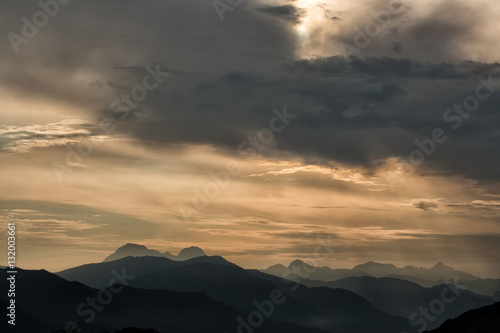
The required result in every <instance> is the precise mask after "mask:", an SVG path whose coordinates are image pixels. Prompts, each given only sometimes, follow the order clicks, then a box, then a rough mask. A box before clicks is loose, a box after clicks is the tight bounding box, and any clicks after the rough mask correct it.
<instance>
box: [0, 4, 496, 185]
mask: <svg viewBox="0 0 500 333" xmlns="http://www.w3.org/2000/svg"><path fill="white" fill-rule="evenodd" d="M378 4H380V2H378ZM1 6H3V8H2V11H1V13H2V14H0V17H1V19H2V31H3V32H4V33H7V32H9V31H14V32H16V33H20V29H21V26H22V22H21V20H20V18H21V17H22V16H27V17H30V15H32V13H33V12H34V11H36V10H39V8H38V6H37V4H36V3H35V2H33V3H30V4H29V5H27V4H18V3H17V2H7V1H4V2H3V3H2V5H1ZM467 8H468V7H467V6H465V7H464V5H460V6H448V7H446V6H445V5H442V6H441V5H440V6H438V7H436V8H435V10H434V11H432V13H433V14H432V15H433V16H431V17H429V18H428V19H426V20H423V21H422V20H420V21H411V23H408V25H406V26H403V27H402V28H405V29H399V30H397V31H393V30H388V32H391V33H393V34H397V35H398V38H399V37H404V38H403V39H404V40H405V41H406V40H411V41H415V42H417V43H421V45H423V47H422V49H421V50H422V51H425V52H431V51H432V52H434V53H433V56H431V57H428V56H427V55H424V56H422V59H420V58H419V57H420V53H415V54H414V55H412V54H408V53H405V52H404V51H402V52H400V53H398V57H394V56H391V57H389V56H380V57H378V56H377V57H374V56H370V54H371V52H372V53H373V54H377V52H376V50H377V49H378V48H379V46H380V47H382V46H381V45H385V44H384V43H386V42H387V40H386V39H385V38H380V39H378V40H374V41H373V44H372V46H371V49H366V50H363V55H364V56H362V57H357V58H353V61H351V62H350V63H348V62H347V61H346V60H345V59H343V57H341V56H337V57H328V58H319V59H317V60H296V59H297V51H298V49H299V39H298V37H297V35H296V33H295V30H294V25H295V23H296V22H297V20H300V15H301V12H300V11H299V10H298V9H297V8H296V7H294V6H292V5H285V6H274V7H262V6H260V7H257V8H254V9H251V8H243V7H237V8H235V10H234V11H232V12H231V13H230V15H228V19H227V20H225V21H224V22H223V23H221V22H220V21H219V19H218V17H217V14H216V13H215V11H214V10H213V7H212V4H211V3H210V2H205V1H162V2H156V1H127V2H118V1H109V2H101V1H77V0H74V1H72V2H71V4H68V5H67V6H64V7H61V8H60V13H59V14H58V15H57V16H55V17H54V18H51V19H50V22H49V24H48V25H47V26H45V27H43V28H41V29H40V31H39V32H38V35H37V36H36V37H34V38H33V39H32V40H30V41H29V43H28V44H26V45H20V52H19V54H17V55H16V54H15V53H14V52H12V49H11V47H10V44H9V42H8V40H7V39H6V38H5V39H3V41H2V45H1V46H2V51H1V52H2V55H3V57H2V60H0V64H1V65H2V67H1V69H0V73H1V79H0V80H1V82H2V84H3V85H4V86H6V87H8V88H9V89H11V90H13V91H15V92H16V93H17V94H19V95H20V96H21V95H30V96H32V95H37V96H42V97H43V98H52V99H54V100H66V101H68V102H73V103H74V104H76V105H79V106H83V107H86V108H87V110H88V112H89V113H92V115H93V116H95V117H96V119H100V118H103V117H110V116H112V115H113V114H112V113H111V112H110V110H109V104H110V103H111V102H112V101H113V99H114V98H116V97H117V96H119V95H120V94H123V93H125V94H126V93H129V92H130V89H131V88H132V87H133V86H134V85H137V84H138V83H139V82H141V80H142V78H143V77H144V75H145V74H146V70H145V67H146V66H148V65H150V66H154V65H156V64H160V65H161V68H162V69H163V71H168V72H170V73H171V74H172V75H171V76H170V77H169V78H168V79H166V80H165V82H164V83H162V85H161V86H160V87H159V88H158V89H157V90H155V91H152V92H150V93H149V94H148V97H147V99H146V100H145V101H144V102H142V103H141V105H140V106H139V107H138V110H137V111H140V113H141V114H143V116H142V117H134V118H130V119H127V120H126V121H123V122H120V123H119V125H120V131H122V132H123V133H127V134H128V135H131V136H133V137H135V138H136V139H137V140H139V141H142V142H144V143H145V144H149V145H177V144H183V143H196V144H200V143H202V144H211V145H214V146H216V147H219V148H221V149H224V150H226V151H227V152H229V153H231V154H238V153H237V151H236V150H237V147H238V145H239V144H240V143H241V142H242V141H243V140H245V139H246V138H247V136H248V135H249V134H255V133H256V132H258V131H259V130H260V129H261V128H264V127H267V126H268V125H269V120H270V119H271V118H272V117H273V114H272V112H271V110H272V109H273V107H276V108H278V109H280V110H281V109H282V107H283V106H284V105H287V107H288V110H289V112H290V113H293V114H295V115H296V118H295V119H294V120H293V122H292V123H291V124H290V126H288V127H287V129H286V130H285V131H283V132H282V133H279V134H276V135H275V138H274V142H273V144H272V145H271V146H270V147H268V149H266V150H265V151H264V152H263V154H265V155H269V156H275V154H278V153H280V152H287V153H291V154H293V155H296V156H298V157H302V158H304V159H306V160H308V161H309V162H314V161H316V162H317V163H324V162H328V161H337V162H343V163H346V164H349V165H353V166H364V167H366V168H369V169H375V168H376V167H377V166H378V165H379V164H378V163H379V160H380V159H384V158H388V157H394V156H399V155H402V156H404V157H407V156H408V155H409V154H410V153H411V152H412V151H413V150H414V149H416V146H415V144H414V140H415V139H417V138H418V139H424V138H426V137H428V136H429V135H430V133H431V131H432V130H433V129H434V128H436V127H442V128H445V129H446V130H447V134H448V135H449V140H448V141H447V142H446V143H445V144H443V145H441V146H439V147H438V148H437V151H436V153H435V154H434V155H432V156H431V157H430V158H429V159H428V160H429V161H430V163H432V165H433V166H436V167H437V168H439V169H440V170H442V172H445V173H449V174H465V175H468V176H472V177H476V178H483V179H489V180H500V174H499V173H498V170H497V169H498V168H497V167H496V166H497V165H498V162H499V161H498V159H499V157H498V153H497V147H498V144H499V143H500V137H499V135H498V130H497V129H496V128H495V126H494V124H495V123H498V121H499V118H500V116H499V114H498V111H497V107H496V105H498V101H500V97H499V94H498V92H494V93H492V94H491V97H490V98H489V99H488V100H486V101H482V102H481V107H480V110H479V111H477V112H476V113H474V114H473V115H472V116H471V117H470V118H469V119H464V121H463V126H462V127H461V128H460V129H458V130H456V131H451V130H449V127H450V126H449V124H447V123H445V122H444V121H443V113H444V112H445V110H446V109H448V108H450V107H451V106H452V105H453V104H454V103H461V102H462V101H463V100H464V98H465V97H466V96H468V95H470V94H472V93H474V88H475V87H476V85H477V83H478V82H477V79H476V78H477V76H479V75H482V76H483V77H487V76H488V75H489V74H490V73H493V77H494V78H495V79H499V80H500V75H499V71H498V70H499V68H498V67H499V64H498V63H494V64H487V63H480V62H471V61H462V60H458V59H456V58H455V57H451V56H450V57H448V56H447V54H449V53H450V52H452V51H453V50H447V49H446V48H447V47H450V45H451V44H450V43H452V42H453V43H455V42H457V41H458V40H460V38H469V37H470V36H471V34H473V32H471V33H466V31H470V30H467V29H468V27H470V26H471V25H473V24H474V22H475V21H474V20H475V19H474V18H473V17H471V16H467V17H466V18H465V19H463V20H457V19H456V17H454V15H455V16H456V15H457V13H463V12H464V11H465V10H466V9H467ZM445 9H447V10H448V11H445ZM410 14H411V12H408V15H410ZM452 19H453V20H452ZM344 21H345V20H344V19H342V22H344ZM396 22H397V20H396V19H394V21H393V22H392V23H396ZM352 23H355V22H350V23H346V24H352ZM472 30H474V29H472ZM432 31H437V32H436V33H430V32H432ZM338 38H339V39H342V38H340V37H338ZM391 42H394V41H391ZM453 45H454V44H453ZM431 46H432V47H431ZM401 47H402V48H403V50H404V46H401ZM433 59H434V60H433ZM435 59H446V62H443V60H435ZM79 75H82V76H84V77H85V79H83V80H84V81H85V82H86V83H85V82H84V84H81V81H82V80H79V81H75V77H78V76H79ZM89 82H108V83H106V84H101V85H99V84H94V85H90V84H89ZM105 89H109V90H105ZM498 90H500V88H498Z"/></svg>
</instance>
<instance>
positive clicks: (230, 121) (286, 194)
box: [0, 0, 500, 277]
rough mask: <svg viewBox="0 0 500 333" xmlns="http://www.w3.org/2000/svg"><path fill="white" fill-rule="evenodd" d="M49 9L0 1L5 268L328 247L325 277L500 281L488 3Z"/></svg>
mask: <svg viewBox="0 0 500 333" xmlns="http://www.w3.org/2000/svg"><path fill="white" fill-rule="evenodd" d="M59 1H60V2H55V0H47V1H46V5H44V6H42V5H40V4H39V3H38V1H15V0H1V1H0V27H1V32H2V34H3V35H4V37H3V38H2V39H0V46H1V47H0V171H1V172H0V184H1V185H0V186H1V187H0V189H1V191H0V220H1V222H2V226H1V228H2V231H3V233H2V234H4V235H5V230H6V224H7V222H16V224H17V229H18V253H17V256H18V265H19V266H21V267H24V268H45V269H48V270H53V271H57V270H60V269H63V268H67V267H70V266H75V265H78V264H83V263H88V262H96V261H101V260H102V259H104V258H105V257H106V256H107V255H109V254H110V253H111V252H112V251H114V249H116V248H117V247H119V246H121V245H123V244H125V243H127V242H134V243H140V244H144V245H147V246H148V247H150V248H154V249H157V250H161V251H170V252H172V253H177V252H178V251H179V250H180V249H182V248H183V247H187V246H190V245H196V246H200V247H201V248H203V249H204V250H205V251H206V252H207V253H208V254H213V255H215V254H218V255H222V256H224V257H226V258H227V259H228V260H231V261H233V262H235V263H237V264H240V265H242V266H244V267H252V268H255V267H257V268H263V267H267V266H268V265H271V264H274V263H278V262H280V263H284V264H288V263H289V262H290V261H292V260H293V259H295V258H301V259H304V260H306V261H307V260H308V259H311V258H314V249H315V248H316V246H317V244H318V242H320V241H321V239H324V238H328V239H329V241H330V242H331V243H332V244H334V245H335V251H334V253H331V254H328V255H327V254H324V255H322V256H321V258H320V259H319V261H320V263H321V264H324V265H328V266H331V267H352V266H354V265H356V264H359V263H362V262H365V261H368V260H374V261H380V262H392V263H394V264H396V265H400V266H403V265H416V266H432V265H433V264H435V263H436V262H437V261H443V262H445V263H446V264H449V265H452V266H454V267H456V268H460V269H464V270H468V271H470V272H471V273H473V274H476V275H480V276H490V277H500V265H498V262H499V254H498V253H499V249H500V187H499V183H500V171H499V166H500V154H499V148H498V147H499V143H500V130H499V129H498V125H499V124H500V115H499V105H500V64H499V63H498V61H499V59H500V46H499V45H498V36H499V33H500V21H498V17H499V14H500V4H499V3H498V1H494V0H476V1H473V2H472V1H462V0H453V1H451V0H449V1H430V0H418V1H417V0H401V1H399V0H392V1H382V0H353V1H341V0H324V1H315V0H295V1H294V0H288V1H287V0H242V1H239V0H231V1H230V0H220V1H215V2H213V1H212V0H105V1H102V0H85V1H83V0H71V1H69V2H68V1H66V0H65V1H63V0H59ZM43 3H44V2H43V1H42V4H43ZM43 7H45V9H44V8H43ZM47 13H48V14H47ZM1 242H2V244H4V243H5V237H4V236H2V240H1ZM2 256H3V257H2V263H3V262H5V260H6V258H5V257H6V254H4V255H2Z"/></svg>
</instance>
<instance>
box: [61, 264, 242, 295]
mask: <svg viewBox="0 0 500 333" xmlns="http://www.w3.org/2000/svg"><path fill="white" fill-rule="evenodd" d="M199 262H210V263H217V264H219V265H232V264H231V263H229V262H228V261H226V260H225V259H224V258H222V257H219V256H213V257H209V256H205V257H196V258H193V259H189V260H185V261H174V260H171V259H167V258H164V257H131V256H129V257H125V258H122V259H118V260H114V261H109V262H102V263H94V264H85V265H82V266H77V267H74V268H70V269H66V270H64V271H61V272H58V273H56V274H57V275H58V276H60V277H62V278H64V279H66V280H68V281H78V282H81V283H83V284H86V285H88V286H90V287H93V288H106V287H107V285H108V282H109V277H110V272H111V271H112V270H117V271H120V270H121V269H122V268H123V267H126V271H127V273H128V274H130V275H133V276H139V275H144V274H148V273H153V272H159V271H163V270H165V269H168V268H172V267H177V266H183V265H190V264H192V263H199Z"/></svg>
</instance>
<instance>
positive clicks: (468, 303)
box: [303, 276, 494, 328]
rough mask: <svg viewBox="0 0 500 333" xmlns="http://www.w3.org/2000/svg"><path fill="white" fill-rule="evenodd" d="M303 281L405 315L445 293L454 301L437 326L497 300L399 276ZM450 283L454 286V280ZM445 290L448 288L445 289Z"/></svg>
mask: <svg viewBox="0 0 500 333" xmlns="http://www.w3.org/2000/svg"><path fill="white" fill-rule="evenodd" d="M303 283H304V284H306V285H308V286H327V287H330V288H343V289H346V290H350V291H352V292H354V293H356V294H358V295H360V296H362V297H364V298H366V299H367V300H368V301H370V302H371V303H372V304H373V305H375V306H376V307H377V308H379V309H381V310H383V311H385V312H387V313H390V314H394V315H398V316H402V317H405V318H408V317H410V315H411V314H412V313H414V312H417V313H418V312H419V309H420V307H429V304H430V303H431V302H432V301H434V300H440V299H441V298H442V297H443V293H444V294H445V297H447V299H448V298H450V299H453V301H451V302H450V303H449V304H446V307H445V308H444V310H443V312H442V313H441V314H440V315H439V316H437V317H436V319H435V320H434V321H433V322H430V323H429V328H436V327H438V326H439V325H440V324H441V323H443V322H444V321H445V320H446V319H449V318H454V317H456V316H458V315H460V314H462V313H464V312H465V311H468V310H471V309H475V308H477V307H480V306H485V305H489V304H492V303H493V302H494V301H493V300H492V298H490V297H485V296H481V295H478V294H474V293H472V292H470V291H468V290H458V291H457V293H458V295H457V294H455V293H454V292H453V288H452V287H450V286H447V285H438V286H434V287H431V288H425V287H422V286H420V285H418V284H415V283H413V282H409V281H405V280H400V279H396V278H374V277H371V276H365V277H350V278H346V279H341V280H337V281H330V282H325V281H311V280H304V281H303ZM450 283H452V285H453V282H452V281H450ZM445 289H446V291H443V290H445Z"/></svg>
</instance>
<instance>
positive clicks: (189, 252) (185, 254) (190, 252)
mask: <svg viewBox="0 0 500 333" xmlns="http://www.w3.org/2000/svg"><path fill="white" fill-rule="evenodd" d="M204 256H206V254H205V252H204V251H203V250H202V249H200V248H199V247H197V246H190V247H187V248H185V249H182V250H181V251H180V252H179V254H178V255H177V258H179V259H180V260H188V259H192V258H196V257H204Z"/></svg>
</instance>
